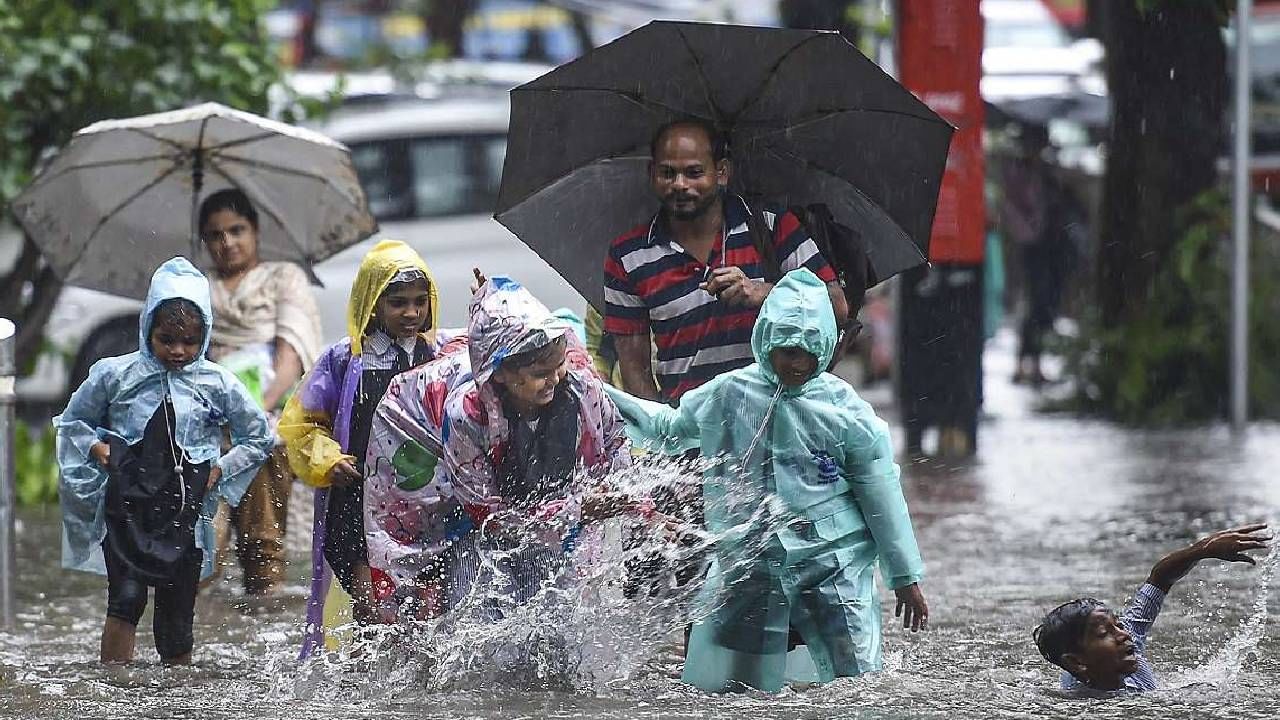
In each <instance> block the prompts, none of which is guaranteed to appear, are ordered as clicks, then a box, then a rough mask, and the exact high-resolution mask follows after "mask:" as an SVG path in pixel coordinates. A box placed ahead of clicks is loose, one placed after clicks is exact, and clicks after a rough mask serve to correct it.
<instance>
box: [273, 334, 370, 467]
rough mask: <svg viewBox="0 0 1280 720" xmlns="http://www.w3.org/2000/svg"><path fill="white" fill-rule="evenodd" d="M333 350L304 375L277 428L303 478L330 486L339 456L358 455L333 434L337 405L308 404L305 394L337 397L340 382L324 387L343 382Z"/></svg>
mask: <svg viewBox="0 0 1280 720" xmlns="http://www.w3.org/2000/svg"><path fill="white" fill-rule="evenodd" d="M332 364H333V354H332V353H330V352H325V353H324V354H323V355H321V357H320V360H319V361H318V362H317V363H316V366H315V367H314V368H312V370H311V372H309V373H308V374H307V376H306V377H304V378H303V379H302V385H301V386H300V387H299V390H298V392H295V393H294V394H293V396H292V397H290V398H289V402H288V403H286V404H285V406H284V412H283V413H282V414H281V415H280V422H279V424H278V425H277V426H276V432H277V433H279V434H280V438H281V439H282V440H284V444H285V455H286V456H287V457H288V458H289V467H290V468H291V469H292V470H293V472H294V474H295V475H297V476H298V479H299V480H302V481H303V482H304V483H306V484H308V485H310V486H312V487H317V488H325V487H329V471H330V470H332V469H333V466H334V465H337V464H338V461H339V460H344V459H345V460H347V461H349V462H353V463H354V462H355V457H354V456H352V455H347V454H346V453H343V452H342V446H341V445H340V444H339V443H338V441H337V440H336V439H335V438H334V435H333V418H334V416H335V415H336V414H337V408H336V407H323V408H307V407H304V406H303V398H304V397H307V398H310V397H328V398H337V397H338V395H339V394H340V390H341V388H340V386H334V387H323V386H324V385H326V384H338V385H340V383H341V382H342V374H341V373H338V372H336V371H335V370H334V369H333V368H332V367H330V366H331V365H332Z"/></svg>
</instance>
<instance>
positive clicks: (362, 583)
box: [351, 565, 378, 625]
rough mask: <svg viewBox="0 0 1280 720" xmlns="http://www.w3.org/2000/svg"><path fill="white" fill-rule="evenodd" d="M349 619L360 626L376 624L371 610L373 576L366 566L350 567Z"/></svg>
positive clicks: (373, 612) (376, 615) (375, 614)
mask: <svg viewBox="0 0 1280 720" xmlns="http://www.w3.org/2000/svg"><path fill="white" fill-rule="evenodd" d="M351 617H352V619H354V620H355V621H356V622H358V623H360V624H361V625H371V624H373V623H376V622H378V614H377V613H376V612H375V611H374V609H373V576H372V574H371V573H370V572H369V566H368V565H353V566H352V567H351Z"/></svg>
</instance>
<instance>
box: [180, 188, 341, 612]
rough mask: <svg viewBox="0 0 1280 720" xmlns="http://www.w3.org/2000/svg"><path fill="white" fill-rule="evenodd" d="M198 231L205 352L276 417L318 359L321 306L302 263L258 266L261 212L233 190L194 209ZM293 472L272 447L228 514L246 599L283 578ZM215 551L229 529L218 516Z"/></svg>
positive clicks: (280, 449)
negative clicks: (206, 297) (207, 307)
mask: <svg viewBox="0 0 1280 720" xmlns="http://www.w3.org/2000/svg"><path fill="white" fill-rule="evenodd" d="M199 221H200V236H201V238H202V239H203V240H204V243H205V248H206V249H207V250H208V251H209V255H210V257H212V258H213V265H214V272H213V277H212V278H211V282H210V289H211V292H212V298H213V307H214V314H213V317H214V322H213V337H212V342H211V343H210V345H209V358H210V359H211V360H214V361H215V362H218V363H220V364H222V365H223V366H225V367H227V368H229V369H230V370H231V371H232V372H235V373H236V374H237V376H239V377H240V379H241V380H243V381H244V382H245V385H246V386H247V387H248V388H249V389H250V392H251V393H252V394H253V396H254V398H255V399H256V400H258V401H259V402H260V403H261V404H262V407H263V409H264V410H266V411H267V412H268V413H270V414H277V413H278V412H279V410H280V409H281V408H282V407H283V406H284V401H285V400H287V399H288V394H289V392H291V391H292V389H293V386H294V385H295V384H297V382H298V380H299V379H300V378H301V377H302V374H303V373H304V372H306V371H307V370H309V369H310V368H311V366H312V364H313V363H314V362H315V359H316V358H317V357H318V356H319V355H320V350H321V348H320V312H319V309H318V308H317V307H316V302H315V298H314V297H313V296H312V294H311V289H310V287H309V283H308V282H307V276H306V274H305V273H304V272H303V271H302V268H300V267H298V265H296V264H294V263H291V262H261V261H260V260H259V257H258V228H259V221H258V210H257V209H256V208H255V207H254V206H253V203H252V202H250V201H249V198H248V196H246V195H245V194H244V193H243V192H242V191H240V190H238V189H235V188H231V189H227V190H221V191H219V192H216V193H214V194H212V195H210V196H209V197H207V198H205V199H204V201H203V202H202V203H201V205H200V218H199ZM292 484H293V473H292V472H291V471H290V470H289V462H288V460H287V458H286V457H285V452H284V448H283V446H280V445H277V446H276V448H275V449H273V450H272V452H271V454H270V455H269V456H268V457H267V462H266V463H265V464H264V465H263V466H262V470H261V471H259V473H258V475H257V477H255V478H254V480H253V482H252V483H251V484H250V485H249V489H248V491H247V492H246V493H245V497H244V499H243V500H242V501H241V503H240V505H239V507H237V508H235V509H234V510H231V511H230V520H229V524H230V525H233V526H234V527H235V529H236V534H237V537H236V555H237V557H238V558H239V560H240V567H241V570H242V571H243V573H244V590H245V594H247V595H269V594H273V593H274V592H276V591H277V590H278V589H279V587H280V585H281V584H282V583H283V581H284V572H285V562H286V561H285V542H284V540H285V531H286V528H287V524H288V518H289V493H290V490H291V487H292ZM218 531H219V532H218V535H219V538H218V539H219V542H218V546H219V550H222V549H223V548H224V547H225V545H226V541H227V535H228V534H229V527H228V519H227V516H226V515H225V514H224V513H223V511H220V512H219V527H218Z"/></svg>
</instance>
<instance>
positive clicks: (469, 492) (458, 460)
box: [444, 417, 499, 523]
mask: <svg viewBox="0 0 1280 720" xmlns="http://www.w3.org/2000/svg"><path fill="white" fill-rule="evenodd" d="M445 423H446V428H445V432H444V435H445V442H444V468H445V473H446V475H447V477H448V485H449V488H450V491H451V494H452V495H453V497H454V499H456V500H457V501H458V502H459V503H460V504H461V505H462V507H463V509H464V510H466V511H467V514H469V515H471V517H472V519H473V520H475V521H476V522H477V523H479V522H482V521H483V520H484V519H485V517H487V516H488V514H489V513H490V512H492V511H494V510H496V509H497V506H498V504H499V503H498V498H497V496H498V486H497V480H496V478H495V477H494V473H493V459H492V457H491V452H492V451H491V449H490V448H489V446H488V442H487V440H488V433H486V432H485V426H484V425H481V424H479V423H476V422H459V421H458V419H456V418H453V417H448V418H446V419H445Z"/></svg>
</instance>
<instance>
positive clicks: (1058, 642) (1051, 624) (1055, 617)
mask: <svg viewBox="0 0 1280 720" xmlns="http://www.w3.org/2000/svg"><path fill="white" fill-rule="evenodd" d="M1103 607H1106V603H1104V602H1102V601H1101V600H1097V599H1095V598H1079V599H1077V600H1072V601H1071V602H1068V603H1063V604H1061V605H1059V606H1058V607H1056V608H1054V609H1052V610H1050V611H1049V612H1048V613H1047V614H1046V615H1045V616H1044V621H1043V622H1041V623H1040V624H1039V625H1038V626H1036V629H1035V630H1033V631H1031V637H1032V638H1033V639H1034V640H1035V641H1036V649H1038V650H1039V651H1040V654H1041V655H1042V656H1044V659H1045V660H1048V661H1049V662H1051V663H1053V664H1054V665H1057V666H1058V667H1062V656H1063V655H1066V654H1067V653H1072V652H1077V651H1079V650H1080V645H1081V640H1082V639H1083V638H1084V633H1085V630H1087V629H1088V627H1089V616H1090V615H1092V614H1093V612H1094V611H1095V610H1097V609H1098V608H1103ZM1063 669H1064V670H1065V669H1066V668H1063Z"/></svg>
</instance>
